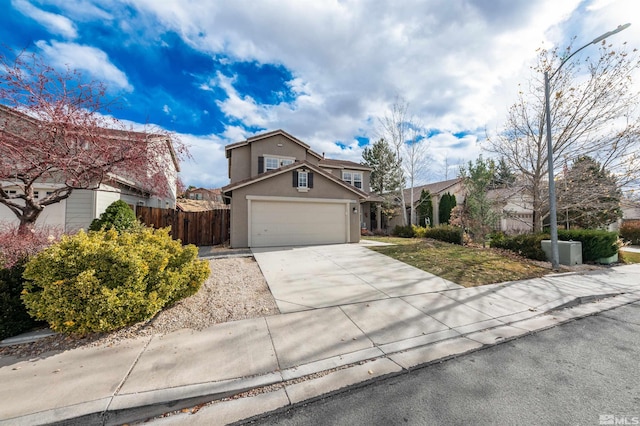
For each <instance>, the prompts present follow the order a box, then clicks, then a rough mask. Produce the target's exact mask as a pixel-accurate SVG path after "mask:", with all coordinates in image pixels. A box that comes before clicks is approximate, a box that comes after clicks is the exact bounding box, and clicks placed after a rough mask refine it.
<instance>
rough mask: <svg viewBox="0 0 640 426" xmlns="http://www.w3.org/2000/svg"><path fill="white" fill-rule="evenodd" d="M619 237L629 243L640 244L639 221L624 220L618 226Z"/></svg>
mask: <svg viewBox="0 0 640 426" xmlns="http://www.w3.org/2000/svg"><path fill="white" fill-rule="evenodd" d="M620 238H622V239H623V240H624V241H625V242H629V243H630V244H634V245H640V221H633V222H624V223H623V224H622V226H620Z"/></svg>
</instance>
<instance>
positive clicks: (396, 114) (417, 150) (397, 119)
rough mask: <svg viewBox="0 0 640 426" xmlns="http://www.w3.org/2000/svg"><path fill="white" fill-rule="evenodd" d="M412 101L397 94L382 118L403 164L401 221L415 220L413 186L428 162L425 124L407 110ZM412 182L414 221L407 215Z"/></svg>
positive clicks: (385, 133) (412, 213)
mask: <svg viewBox="0 0 640 426" xmlns="http://www.w3.org/2000/svg"><path fill="white" fill-rule="evenodd" d="M408 109H409V104H408V103H407V102H406V101H405V100H404V99H403V98H396V100H395V102H394V104H393V105H392V107H391V111H390V113H389V114H387V115H386V116H384V117H383V118H381V119H380V127H381V131H380V133H381V134H382V137H384V138H385V139H386V140H387V141H389V143H390V144H391V146H392V147H393V148H394V150H395V153H396V157H397V158H399V159H401V162H400V165H401V170H400V176H401V179H400V187H399V188H398V189H399V191H400V203H401V206H402V224H403V225H404V226H406V225H408V224H409V223H415V206H414V199H413V188H414V185H415V183H416V181H418V180H419V179H420V178H421V177H422V176H423V175H424V173H425V171H426V164H427V159H428V155H427V142H426V140H425V139H423V138H422V135H421V131H422V128H421V126H420V125H419V123H417V120H416V119H415V117H413V116H411V115H410V114H409V112H408ZM407 183H409V186H410V188H409V189H410V194H411V195H410V198H411V200H410V202H411V207H410V212H411V214H410V215H411V218H410V219H411V222H409V218H407V210H406V200H405V195H404V189H405V188H404V186H405V185H406V184H407Z"/></svg>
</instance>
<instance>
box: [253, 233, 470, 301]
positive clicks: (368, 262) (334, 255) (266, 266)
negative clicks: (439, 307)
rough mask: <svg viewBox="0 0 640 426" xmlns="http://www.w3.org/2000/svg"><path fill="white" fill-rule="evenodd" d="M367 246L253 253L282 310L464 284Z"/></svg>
mask: <svg viewBox="0 0 640 426" xmlns="http://www.w3.org/2000/svg"><path fill="white" fill-rule="evenodd" d="M365 245H367V243H361V244H337V245H323V246H307V247H276V248H254V249H252V251H253V255H254V256H255V259H256V261H257V262H258V265H259V266H260V269H261V270H262V273H263V274H264V277H265V278H266V280H267V283H268V284H269V288H270V289H271V293H272V294H273V297H274V298H275V299H276V303H277V304H278V308H279V309H280V312H282V313H286V312H298V311H305V310H309V309H316V308H325V307H329V306H339V305H345V304H350V303H359V302H367V301H373V300H381V299H388V298H391V297H400V296H411V295H416V294H423V293H434V292H438V291H443V290H452V289H457V288H462V287H461V286H459V285H458V284H455V283H453V282H451V281H447V280H445V279H443V278H440V277H437V276H435V275H433V274H430V273H428V272H425V271H422V270H420V269H417V268H414V267H413V266H409V265H407V264H405V263H402V262H399V261H397V260H395V259H392V258H390V257H387V256H385V255H382V254H380V253H376V252H374V251H371V250H369V249H368V248H366V246H365Z"/></svg>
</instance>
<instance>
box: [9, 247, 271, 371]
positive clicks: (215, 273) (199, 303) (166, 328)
mask: <svg viewBox="0 0 640 426" xmlns="http://www.w3.org/2000/svg"><path fill="white" fill-rule="evenodd" d="M209 265H210V267H211V275H210V276H209V278H208V279H207V281H205V283H204V284H203V285H202V288H201V289H200V291H199V292H198V293H197V294H195V295H193V296H191V297H188V298H186V299H184V300H181V301H180V302H178V303H176V304H175V305H174V306H172V307H170V308H168V309H165V310H163V311H161V312H160V313H158V314H157V315H156V316H155V317H154V318H153V319H151V320H150V321H147V322H142V323H138V324H134V325H132V326H130V327H125V328H123V329H121V330H118V331H116V332H113V333H100V334H94V335H89V336H85V337H82V338H79V337H74V336H67V335H61V334H59V335H54V336H50V337H46V338H43V339H40V340H37V341H35V342H32V343H25V344H21V345H13V346H7V347H3V348H0V356H16V357H21V358H22V357H29V358H31V357H36V356H39V355H42V354H45V353H46V352H50V351H56V352H59V351H65V350H68V349H73V348H78V347H84V346H103V345H113V344H115V343H118V342H120V341H123V340H126V339H131V338H137V337H141V336H150V335H154V334H166V333H170V332H172V331H176V330H179V329H184V328H188V329H193V330H202V329H205V328H207V327H209V326H211V325H213V324H217V323H222V322H227V321H235V320H241V319H246V318H256V317H262V316H269V315H275V314H278V313H279V311H278V308H277V306H276V303H275V300H274V299H273V296H272V295H271V292H270V291H269V287H268V286H267V282H266V281H265V279H264V277H263V276H262V272H260V268H259V267H258V264H257V263H256V261H255V260H254V259H253V258H252V257H230V258H220V259H212V260H210V261H209Z"/></svg>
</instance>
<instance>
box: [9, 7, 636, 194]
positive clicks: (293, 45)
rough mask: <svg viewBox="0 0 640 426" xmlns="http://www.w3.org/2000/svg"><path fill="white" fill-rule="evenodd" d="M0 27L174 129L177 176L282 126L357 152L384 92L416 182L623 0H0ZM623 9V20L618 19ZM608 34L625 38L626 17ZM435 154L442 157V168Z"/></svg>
mask: <svg viewBox="0 0 640 426" xmlns="http://www.w3.org/2000/svg"><path fill="white" fill-rule="evenodd" d="M0 5H2V10H3V13H2V14H1V15H0V40H2V43H4V44H5V45H6V46H9V47H11V48H12V49H16V50H21V49H26V50H29V51H32V52H36V53H38V54H40V55H42V56H43V57H45V58H46V59H47V60H48V61H49V62H50V63H51V64H52V65H53V66H56V67H64V66H65V65H68V66H70V67H71V68H76V69H79V70H81V71H82V72H83V74H84V75H85V76H87V77H88V78H92V79H98V80H101V81H104V82H105V84H107V86H108V88H109V95H110V96H111V97H113V98H116V99H117V100H118V104H119V107H118V108H116V109H114V110H113V111H112V114H113V115H114V116H116V117H117V118H120V119H122V120H126V121H129V122H133V123H139V124H146V123H150V124H153V125H157V126H159V127H162V128H164V129H166V130H169V131H171V132H175V133H176V135H177V136H178V137H180V138H181V140H182V141H184V142H185V143H187V144H188V145H189V146H190V151H191V153H192V155H193V159H192V160H189V161H186V162H185V163H184V164H182V173H181V175H182V179H183V181H184V182H185V184H187V185H195V186H203V187H220V186H223V185H226V184H227V183H228V178H227V163H226V159H225V157H224V146H225V145H226V144H229V143H233V142H237V141H240V140H243V139H245V138H247V137H249V136H251V135H253V134H256V133H259V132H263V131H270V130H275V129H279V128H281V129H284V130H285V131H288V132H289V133H291V134H293V135H294V136H296V137H298V138H299V139H301V140H303V141H305V142H306V143H308V144H309V145H311V147H312V148H313V149H314V150H315V151H316V152H324V153H326V155H327V156H328V157H331V158H337V159H346V160H352V161H357V162H359V161H360V160H361V158H362V150H363V149H364V147H366V146H367V144H368V143H370V142H373V141H375V140H376V139H377V138H378V137H379V135H380V130H379V128H380V126H379V118H381V117H383V116H384V115H385V114H386V113H387V112H388V110H389V108H390V107H391V105H392V104H393V103H394V101H395V99H396V98H397V97H402V98H404V99H405V100H406V101H407V102H408V103H409V110H410V113H411V114H412V115H413V116H415V117H416V119H417V120H418V121H419V122H420V123H421V124H422V125H423V126H424V135H425V140H426V141H427V142H428V144H429V151H430V156H431V159H430V162H429V172H428V173H427V174H426V175H425V176H424V177H423V179H424V180H425V181H434V180H440V179H444V178H445V177H448V178H453V177H455V175H456V173H457V169H458V164H460V163H463V162H466V161H469V160H471V159H475V158H476V157H477V156H478V154H480V153H481V152H482V142H483V140H484V139H485V137H486V134H487V133H489V134H491V132H495V131H497V130H498V129H499V128H500V126H501V124H502V122H503V120H504V118H505V117H506V112H507V109H508V107H509V105H510V104H511V103H512V102H513V101H514V99H515V96H516V93H517V84H518V83H520V82H526V80H527V76H528V75H529V74H528V72H529V66H530V65H531V64H532V61H533V60H534V58H535V55H536V52H535V51H536V48H538V47H540V46H545V47H553V46H556V45H559V46H563V47H564V46H566V45H567V44H569V43H570V40H571V38H572V37H574V36H575V37H576V39H577V41H576V43H580V44H583V43H586V42H588V41H590V40H592V39H593V38H595V37H597V36H599V35H600V34H602V33H604V32H606V31H609V30H611V29H613V28H615V27H617V26H618V25H619V24H624V23H626V22H629V21H630V19H631V18H629V15H630V11H632V10H636V9H637V0H585V1H580V0H429V1H427V0H422V1H417V0H403V1H402V2H401V3H399V4H398V3H396V2H388V1H386V0H370V1H360V0H325V1H305V0H282V1H277V0H264V1H261V0H244V1H243V0H239V1H205V0H99V1H98V0H0ZM631 22H632V21H631ZM632 24H633V25H632V26H631V27H630V28H629V29H628V30H626V31H625V32H624V33H621V34H620V35H617V36H616V39H612V40H611V42H612V43H622V42H624V41H629V42H631V44H632V47H640V46H633V43H634V42H637V44H639V45H640V22H639V23H633V22H632ZM445 164H447V165H448V166H449V169H448V170H446V171H445Z"/></svg>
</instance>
